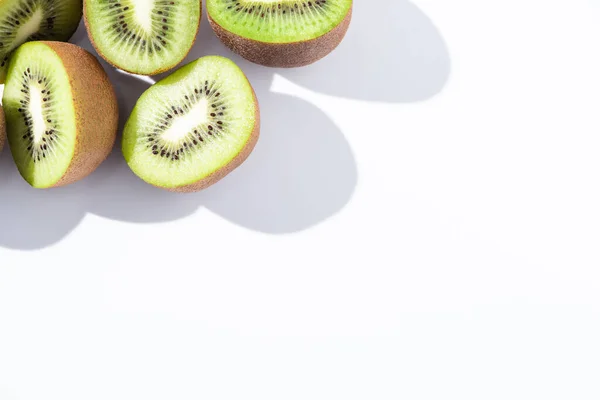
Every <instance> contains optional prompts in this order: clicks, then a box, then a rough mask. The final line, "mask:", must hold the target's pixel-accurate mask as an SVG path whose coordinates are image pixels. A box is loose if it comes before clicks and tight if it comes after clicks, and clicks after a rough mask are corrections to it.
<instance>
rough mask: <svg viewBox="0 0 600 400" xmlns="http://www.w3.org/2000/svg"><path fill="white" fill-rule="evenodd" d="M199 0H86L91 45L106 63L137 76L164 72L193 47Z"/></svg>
mask: <svg viewBox="0 0 600 400" xmlns="http://www.w3.org/2000/svg"><path fill="white" fill-rule="evenodd" d="M201 8H202V2H201V1H200V0H85V1H84V20H85V24H86V27H87V30H88V33H89V36H90V39H91V41H92V44H93V45H94V47H95V48H96V50H97V51H98V54H100V55H101V56H102V57H103V58H104V59H105V60H106V61H108V62H109V63H111V64H112V65H114V66H116V67H117V68H120V69H122V70H124V71H127V72H131V73H134V74H140V75H154V74H158V73H160V72H165V71H168V70H170V69H172V68H173V67H175V66H176V65H177V64H179V63H180V62H181V61H182V60H183V59H184V58H185V56H186V55H187V53H188V52H189V51H190V49H191V48H192V46H193V44H194V41H195V38H196V34H197V32H198V27H199V24H200V14H201Z"/></svg>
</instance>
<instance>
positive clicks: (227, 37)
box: [208, 7, 352, 68]
mask: <svg viewBox="0 0 600 400" xmlns="http://www.w3.org/2000/svg"><path fill="white" fill-rule="evenodd" d="M351 20H352V7H350V9H349V10H348V14H346V17H345V18H344V19H343V20H342V22H340V23H339V24H338V25H337V26H336V27H335V28H333V29H332V30H331V31H329V32H327V33H326V34H324V35H322V36H319V37H318V38H315V39H311V40H307V41H302V42H293V43H267V42H259V41H256V40H253V39H248V38H245V37H242V36H239V35H236V34H235V33H232V32H230V31H228V30H226V29H225V28H223V27H222V26H221V25H219V24H218V23H217V22H216V21H215V20H213V19H212V18H211V17H210V13H209V14H208V21H209V22H210V25H211V26H212V28H213V30H214V31H215V34H216V35H217V37H218V38H219V39H220V40H221V41H222V42H223V43H224V44H225V46H227V47H229V48H230V49H231V50H232V51H233V52H234V53H237V54H239V55H240V56H242V57H244V58H245V59H246V60H248V61H251V62H253V63H256V64H260V65H264V66H265V67H274V68H296V67H304V66H307V65H310V64H313V63H315V62H317V61H319V60H320V59H322V58H324V57H325V56H327V55H328V54H329V53H331V52H332V51H333V50H335V49H336V47H338V46H339V44H340V43H341V42H342V40H343V39H344V37H345V36H346V32H348V28H349V26H350V21H351Z"/></svg>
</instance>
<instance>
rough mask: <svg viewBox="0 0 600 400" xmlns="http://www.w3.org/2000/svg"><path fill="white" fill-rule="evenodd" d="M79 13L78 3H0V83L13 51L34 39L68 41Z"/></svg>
mask: <svg viewBox="0 0 600 400" xmlns="http://www.w3.org/2000/svg"><path fill="white" fill-rule="evenodd" d="M81 12H82V1H81V0H0V83H4V80H5V78H6V67H7V65H8V60H9V58H10V55H11V53H12V51H13V50H15V49H16V48H17V47H19V46H20V45H21V44H23V43H25V42H28V41H33V40H58V41H67V40H69V38H70V37H71V36H72V35H73V33H74V32H75V30H76V29H77V26H78V25H79V21H80V20H81Z"/></svg>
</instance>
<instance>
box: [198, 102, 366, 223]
mask: <svg viewBox="0 0 600 400" xmlns="http://www.w3.org/2000/svg"><path fill="white" fill-rule="evenodd" d="M261 101H262V105H263V107H264V108H265V110H268V111H267V112H265V113H264V117H263V120H262V131H261V135H262V136H261V139H260V141H259V142H258V144H257V146H256V149H255V150H254V152H253V153H252V156H251V157H250V158H249V159H248V160H247V161H246V163H245V164H244V165H243V168H239V169H238V170H236V171H234V172H233V173H232V174H231V175H230V176H229V177H228V178H227V179H226V180H223V181H222V182H221V183H220V184H218V185H215V186H213V187H212V188H209V189H208V190H207V191H206V193H205V195H206V197H205V201H204V204H205V205H206V206H207V207H208V208H209V209H210V210H212V211H214V212H216V213H218V214H220V215H221V216H223V217H225V218H227V219H229V220H231V221H233V222H235V223H237V224H240V225H242V226H245V227H247V228H250V229H254V230H258V231H261V232H266V233H291V232H296V231H300V230H303V229H306V228H308V227H310V226H312V225H315V224H317V223H319V222H321V221H323V220H325V219H327V218H328V217H330V216H332V215H334V214H335V213H337V212H338V211H339V210H341V209H342V208H343V207H344V206H345V205H346V203H347V202H348V201H349V199H350V198H351V196H352V193H353V192H354V188H355V186H356V182H357V169H356V163H355V160H354V156H353V154H352V151H351V149H350V146H349V145H348V142H347V141H346V139H345V138H344V136H343V134H342V133H341V132H340V130H339V128H337V127H336V126H335V125H334V124H333V122H332V121H331V120H330V119H329V118H328V117H327V116H326V115H325V114H324V113H323V112H322V111H320V110H319V109H318V108H316V107H315V106H313V105H311V104H310V103H307V102H305V101H303V100H300V99H297V98H294V97H290V96H286V95H282V94H275V93H268V94H267V93H264V94H263V96H261Z"/></svg>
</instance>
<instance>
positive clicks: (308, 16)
mask: <svg viewBox="0 0 600 400" xmlns="http://www.w3.org/2000/svg"><path fill="white" fill-rule="evenodd" d="M206 4H207V9H208V18H209V21H210V24H211V26H212V27H213V29H214V31H215V33H216V34H217V36H218V37H219V39H221V41H222V42H223V43H225V45H226V46H227V47H229V48H230V49H231V50H233V51H234V52H236V53H238V54H239V55H241V56H242V57H244V58H246V59H248V60H250V61H252V62H255V63H257V64H261V65H266V66H268V67H285V68H290V67H300V66H304V65H308V64H312V63H314V62H315V61H318V60H320V59H321V58H323V57H325V56H326V55H328V54H329V53H331V52H332V51H333V50H334V49H335V48H336V47H337V46H338V45H339V44H340V42H341V41H342V39H343V38H344V36H345V35H346V32H347V31H348V26H349V25H350V20H351V18H352V0H207V2H206Z"/></svg>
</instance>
